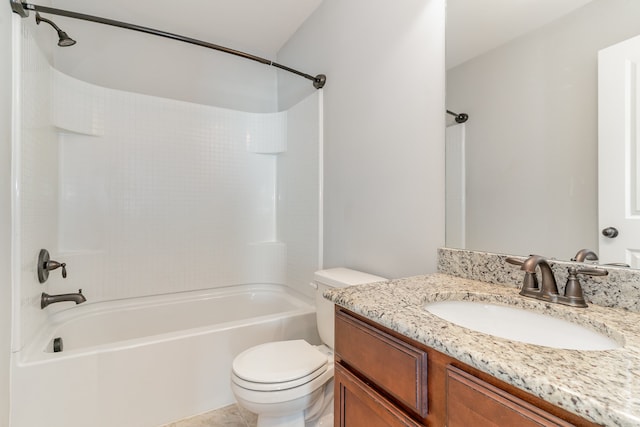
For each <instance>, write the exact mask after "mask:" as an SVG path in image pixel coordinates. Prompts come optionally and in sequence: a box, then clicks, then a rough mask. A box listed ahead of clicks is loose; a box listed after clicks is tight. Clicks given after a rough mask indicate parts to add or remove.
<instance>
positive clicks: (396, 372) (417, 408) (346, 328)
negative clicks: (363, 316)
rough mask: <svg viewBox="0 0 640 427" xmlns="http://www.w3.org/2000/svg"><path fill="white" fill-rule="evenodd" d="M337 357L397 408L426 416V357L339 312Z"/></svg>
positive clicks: (336, 343) (337, 318)
mask: <svg viewBox="0 0 640 427" xmlns="http://www.w3.org/2000/svg"><path fill="white" fill-rule="evenodd" d="M335 328H336V335H335V337H336V338H335V350H336V355H337V356H338V357H339V358H340V360H342V362H343V363H344V364H345V365H346V366H349V368H350V369H351V370H352V371H354V372H356V373H358V374H359V375H361V376H362V377H366V378H367V380H370V381H371V382H372V383H374V384H375V385H376V387H377V388H378V389H380V390H382V391H383V392H384V393H388V394H389V395H390V396H392V397H393V398H394V399H396V400H397V402H399V404H401V405H404V406H406V408H407V409H408V410H410V411H413V412H415V413H416V414H417V415H418V416H419V417H424V416H426V415H427V353H426V352H425V351H422V350H420V349H418V348H416V347H414V346H411V345H409V344H407V343H405V342H403V341H400V340H399V339H397V338H394V337H392V336H390V335H388V334H386V333H384V332H382V331H380V330H379V329H377V328H374V327H372V326H370V325H368V324H366V323H364V322H362V321H360V320H358V319H356V318H354V317H352V316H349V315H347V314H345V313H343V312H341V311H338V312H337V313H336V322H335Z"/></svg>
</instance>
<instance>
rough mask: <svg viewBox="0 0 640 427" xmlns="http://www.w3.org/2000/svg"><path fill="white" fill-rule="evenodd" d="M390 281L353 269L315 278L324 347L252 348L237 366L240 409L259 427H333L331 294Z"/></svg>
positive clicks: (234, 383)
mask: <svg viewBox="0 0 640 427" xmlns="http://www.w3.org/2000/svg"><path fill="white" fill-rule="evenodd" d="M383 280H386V279H384V278H382V277H379V276H374V275H372V274H367V273H362V272H360V271H355V270H350V269H347V268H331V269H328V270H320V271H317V272H316V273H315V280H314V287H316V318H317V321H318V332H319V334H320V338H321V339H322V342H323V343H324V345H319V346H314V345H311V344H309V343H308V342H306V341H304V340H293V341H277V342H270V343H266V344H262V345H258V346H255V347H252V348H250V349H248V350H245V351H243V352H242V353H240V354H239V355H238V356H237V357H236V358H235V359H234V360H233V370H232V372H231V390H232V391H233V394H234V395H235V397H236V400H237V401H238V404H240V406H242V407H244V408H246V409H248V410H249V411H251V412H254V413H256V414H258V427H304V426H307V427H309V426H322V427H325V426H332V425H333V337H334V329H333V328H334V318H333V315H334V307H333V304H332V303H331V302H330V301H327V300H325V299H324V298H323V297H322V293H323V292H324V291H325V290H326V289H327V288H343V287H346V286H351V285H360V284H363V283H370V282H380V281H383Z"/></svg>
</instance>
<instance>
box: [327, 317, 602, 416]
mask: <svg viewBox="0 0 640 427" xmlns="http://www.w3.org/2000/svg"><path fill="white" fill-rule="evenodd" d="M335 320H336V321H335V328H336V329H335V332H336V334H335V352H336V353H335V356H336V367H335V403H334V404H335V426H336V427H360V426H361V427H376V426H381V427H382V426H391V427H393V426H411V427H413V426H430V427H444V426H447V427H471V426H473V427H504V426H508V427H511V426H517V427H529V426H544V427H546V426H556V427H567V426H579V427H592V426H596V424H593V423H591V422H589V421H587V420H584V419H582V418H580V417H578V416H576V415H574V414H572V413H569V412H567V411H565V410H563V409H561V408H558V407H556V406H554V405H551V404H550V403H548V402H545V401H543V400H542V399H539V398H537V397H535V396H533V395H530V394H528V393H526V392H523V391H521V390H520V389H517V388H515V387H513V386H511V385H509V384H507V383H505V382H503V381H500V380H498V379H497V378H495V377H493V376H491V375H488V374H486V373H483V372H481V371H479V370H477V369H475V368H472V367H471V366H468V365H466V364H463V363H461V362H459V361H457V360H456V359H453V358H451V357H449V356H447V355H445V354H443V353H440V352H438V351H436V350H434V349H432V348H429V347H427V346H425V345H423V344H420V343H417V342H415V341H413V340H410V339H408V338H406V337H404V336H402V335H400V334H398V333H396V332H393V331H391V330H389V329H387V328H385V327H382V326H380V325H378V324H376V323H374V322H372V321H370V320H367V319H365V318H363V317H361V316H358V315H357V314H354V313H352V312H350V311H348V310H346V309H343V308H341V307H336V317H335Z"/></svg>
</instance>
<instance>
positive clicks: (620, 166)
mask: <svg viewBox="0 0 640 427" xmlns="http://www.w3.org/2000/svg"><path fill="white" fill-rule="evenodd" d="M639 64H640V36H638V37H634V38H632V39H629V40H625V41H623V42H621V43H618V44H616V45H613V46H610V47H608V48H606V49H603V50H601V51H600V52H599V53H598V181H599V182H598V211H599V212H598V214H599V215H598V217H599V220H598V222H599V226H600V232H599V236H600V245H599V255H600V260H601V262H602V263H609V262H624V263H627V264H629V265H631V266H632V267H634V268H640V135H639V133H638V132H639V128H640V116H639V114H640V65H639ZM614 229H615V230H614ZM603 230H607V231H605V234H609V237H607V236H605V235H603ZM616 231H617V235H616V236H615V237H614V235H615V234H616Z"/></svg>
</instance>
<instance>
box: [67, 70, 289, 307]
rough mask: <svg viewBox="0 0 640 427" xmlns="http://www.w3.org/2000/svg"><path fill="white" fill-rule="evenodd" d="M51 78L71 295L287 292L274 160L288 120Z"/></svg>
mask: <svg viewBox="0 0 640 427" xmlns="http://www.w3.org/2000/svg"><path fill="white" fill-rule="evenodd" d="M54 74H55V79H54V81H55V82H56V87H57V88H58V89H57V90H56V92H55V93H56V100H55V102H56V106H57V107H58V108H56V111H57V114H56V117H55V121H56V125H57V126H58V127H60V128H61V133H60V159H61V163H60V171H61V179H60V214H59V231H60V252H61V257H64V259H65V260H67V262H68V264H69V279H67V281H66V283H65V285H66V289H65V291H70V290H74V289H78V288H83V289H84V292H85V294H86V296H87V298H88V299H89V300H90V301H98V300H105V299H115V298H126V297H135V296H141V295H150V294H160V293H169V292H180V291H187V290H192V289H202V288H210V287H217V286H228V285H234V284H242V283H255V282H262V283H264V282H282V281H283V269H282V265H283V262H284V254H285V252H284V251H283V248H282V247H281V245H279V244H277V243H276V242H275V240H276V230H275V224H276V218H275V214H276V212H275V186H276V156H275V155H274V154H276V153H278V152H279V151H280V150H281V149H282V147H283V145H284V138H285V137H286V114H256V113H245V112H239V111H233V110H228V109H222V108H216V107H210V106H204V105H198V104H192V103H187V102H181V101H175V100H169V99H164V98H157V97H152V96H147V95H140V94H135V93H130V92H122V91H116V90H111V89H106V88H101V87H97V86H93V85H89V84H87V83H84V82H80V81H78V80H75V79H73V78H71V77H68V76H65V75H63V74H61V73H59V72H57V71H54ZM60 88H63V90H61V89H60ZM265 260H268V262H265Z"/></svg>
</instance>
